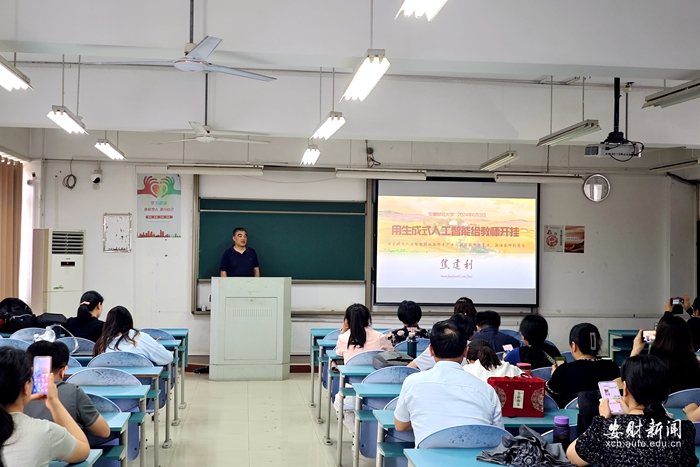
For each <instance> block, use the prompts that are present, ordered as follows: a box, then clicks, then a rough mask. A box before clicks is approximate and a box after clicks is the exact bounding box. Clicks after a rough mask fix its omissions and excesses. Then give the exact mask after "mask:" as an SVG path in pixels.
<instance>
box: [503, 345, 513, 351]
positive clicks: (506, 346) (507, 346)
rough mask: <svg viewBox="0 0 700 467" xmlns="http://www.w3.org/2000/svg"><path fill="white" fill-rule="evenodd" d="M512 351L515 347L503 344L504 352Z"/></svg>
mask: <svg viewBox="0 0 700 467" xmlns="http://www.w3.org/2000/svg"><path fill="white" fill-rule="evenodd" d="M512 350H513V346H512V345H510V344H503V351H504V352H505V353H508V352H510V351H512Z"/></svg>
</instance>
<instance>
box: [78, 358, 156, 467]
mask: <svg viewBox="0 0 700 467" xmlns="http://www.w3.org/2000/svg"><path fill="white" fill-rule="evenodd" d="M154 368H160V369H161V370H162V368H161V367H154ZM80 387H81V388H82V390H83V391H85V392H86V393H88V394H95V395H96V396H102V397H105V398H107V399H139V405H140V409H141V412H146V396H147V395H148V391H150V390H151V387H150V386H149V385H147V384H142V385H139V386H80ZM153 405H154V424H153V425H154V427H153V437H154V443H153V453H154V454H153V459H154V461H155V463H154V464H153V465H155V466H158V465H159V464H158V404H157V403H154V404H153ZM140 438H141V439H140V443H139V444H140V448H139V465H140V466H141V467H144V465H145V459H144V457H145V456H144V455H143V454H144V453H145V452H146V424H145V423H143V424H142V425H141V436H140Z"/></svg>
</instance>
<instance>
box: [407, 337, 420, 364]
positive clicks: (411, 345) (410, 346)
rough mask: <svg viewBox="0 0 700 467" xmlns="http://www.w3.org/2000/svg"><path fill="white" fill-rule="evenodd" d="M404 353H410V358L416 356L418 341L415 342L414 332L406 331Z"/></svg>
mask: <svg viewBox="0 0 700 467" xmlns="http://www.w3.org/2000/svg"><path fill="white" fill-rule="evenodd" d="M406 353H408V355H410V356H411V357H412V358H416V354H417V353H418V342H416V333H415V332H409V333H408V339H406Z"/></svg>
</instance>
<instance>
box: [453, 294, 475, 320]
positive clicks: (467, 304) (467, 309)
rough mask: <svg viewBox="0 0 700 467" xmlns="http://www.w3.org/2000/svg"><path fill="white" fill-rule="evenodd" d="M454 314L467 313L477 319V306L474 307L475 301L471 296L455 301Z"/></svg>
mask: <svg viewBox="0 0 700 467" xmlns="http://www.w3.org/2000/svg"><path fill="white" fill-rule="evenodd" d="M452 314H453V315H458V314H459V315H467V316H469V317H470V318H471V319H476V308H474V302H473V301H472V299H471V298H467V297H460V298H458V299H457V301H456V302H455V309H454V313H452Z"/></svg>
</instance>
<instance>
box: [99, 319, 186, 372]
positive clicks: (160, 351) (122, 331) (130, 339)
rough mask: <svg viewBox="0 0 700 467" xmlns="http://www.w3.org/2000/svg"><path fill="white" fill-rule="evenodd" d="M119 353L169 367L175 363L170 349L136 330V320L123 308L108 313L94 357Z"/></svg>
mask: <svg viewBox="0 0 700 467" xmlns="http://www.w3.org/2000/svg"><path fill="white" fill-rule="evenodd" d="M119 351H122V352H132V353H137V354H139V355H143V356H144V357H146V358H148V359H149V360H150V361H152V362H153V363H155V364H156V365H167V364H169V363H170V362H172V361H173V354H172V353H171V352H170V351H169V350H168V349H166V348H165V347H163V346H162V345H160V344H159V343H158V341H156V340H155V339H154V338H152V337H151V336H149V335H148V334H146V333H143V332H139V331H138V330H136V329H134V319H133V318H132V317H131V313H129V310H127V309H126V308H124V307H123V306H115V307H114V308H112V309H111V310H109V313H107V319H106V320H105V326H104V329H103V331H102V336H100V338H99V339H98V340H97V342H95V348H94V349H93V355H95V356H97V355H100V354H101V353H105V352H119Z"/></svg>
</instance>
